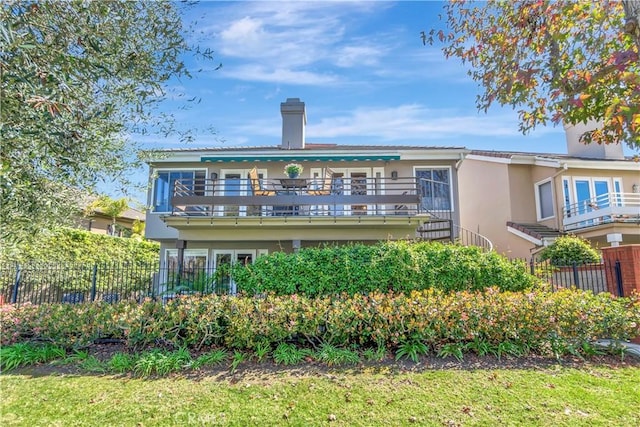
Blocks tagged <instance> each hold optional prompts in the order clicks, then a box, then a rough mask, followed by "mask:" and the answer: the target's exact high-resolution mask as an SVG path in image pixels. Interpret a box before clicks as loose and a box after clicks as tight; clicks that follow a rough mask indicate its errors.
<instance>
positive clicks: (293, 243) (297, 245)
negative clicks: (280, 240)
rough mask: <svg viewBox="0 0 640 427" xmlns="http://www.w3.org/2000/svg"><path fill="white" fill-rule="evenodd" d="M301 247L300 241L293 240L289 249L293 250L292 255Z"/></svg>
mask: <svg viewBox="0 0 640 427" xmlns="http://www.w3.org/2000/svg"><path fill="white" fill-rule="evenodd" d="M301 246H302V242H301V241H300V239H294V240H292V241H291V247H292V248H293V252H294V253H295V252H298V251H299V250H300V247H301Z"/></svg>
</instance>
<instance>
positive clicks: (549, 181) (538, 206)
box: [534, 178, 556, 221]
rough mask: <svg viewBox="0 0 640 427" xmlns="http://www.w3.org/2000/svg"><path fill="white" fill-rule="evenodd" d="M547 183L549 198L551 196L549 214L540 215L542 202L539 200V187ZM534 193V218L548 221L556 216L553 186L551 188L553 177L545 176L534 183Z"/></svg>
mask: <svg viewBox="0 0 640 427" xmlns="http://www.w3.org/2000/svg"><path fill="white" fill-rule="evenodd" d="M546 184H549V188H550V189H551V192H550V198H551V216H546V217H543V216H542V213H543V212H542V204H541V200H540V188H541V187H542V186H543V185H546ZM534 195H535V199H536V219H537V221H548V220H550V219H553V218H555V217H556V203H555V188H553V179H552V178H547V179H543V180H542V181H538V182H536V183H535V184H534Z"/></svg>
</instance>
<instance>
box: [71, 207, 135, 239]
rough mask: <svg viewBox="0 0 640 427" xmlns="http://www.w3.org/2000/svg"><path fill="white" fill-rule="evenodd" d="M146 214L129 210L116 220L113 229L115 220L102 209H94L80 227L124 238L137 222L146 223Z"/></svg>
mask: <svg viewBox="0 0 640 427" xmlns="http://www.w3.org/2000/svg"><path fill="white" fill-rule="evenodd" d="M144 220H145V214H144V212H141V211H139V210H136V209H133V208H129V209H127V210H126V211H124V212H123V213H122V214H120V215H119V216H118V217H117V218H116V226H115V228H114V227H113V218H111V217H110V216H108V215H106V214H105V213H104V212H102V211H101V209H100V208H93V209H92V211H91V213H90V214H85V216H84V217H83V218H82V219H81V221H80V226H81V227H82V228H84V229H86V230H88V231H91V232H92V233H97V234H108V235H110V236H120V237H122V236H123V235H124V234H125V233H126V231H125V230H128V231H131V228H132V227H133V223H134V222H135V221H141V222H144Z"/></svg>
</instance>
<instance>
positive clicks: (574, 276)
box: [573, 261, 580, 288]
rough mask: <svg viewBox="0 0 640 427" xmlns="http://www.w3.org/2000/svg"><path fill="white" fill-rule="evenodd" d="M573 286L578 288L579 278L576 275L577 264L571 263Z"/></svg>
mask: <svg viewBox="0 0 640 427" xmlns="http://www.w3.org/2000/svg"><path fill="white" fill-rule="evenodd" d="M573 285H574V286H575V287H576V288H579V287H580V276H579V275H578V263H577V262H576V261H573Z"/></svg>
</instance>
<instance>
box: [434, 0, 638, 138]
mask: <svg viewBox="0 0 640 427" xmlns="http://www.w3.org/2000/svg"><path fill="white" fill-rule="evenodd" d="M444 9H445V14H444V21H445V22H446V29H444V30H443V29H440V30H437V29H432V30H431V31H429V32H427V33H424V32H423V33H422V37H423V42H424V43H430V44H433V43H434V42H435V40H438V41H439V42H441V43H442V46H443V47H442V50H443V52H444V54H445V56H446V57H447V58H449V57H456V58H459V59H461V60H462V62H463V63H464V64H468V65H470V67H471V70H470V71H469V74H470V75H471V77H473V79H474V80H475V81H476V82H478V83H479V84H480V85H481V87H482V90H483V92H482V93H481V94H480V95H479V96H478V98H477V106H478V109H479V110H484V111H486V110H487V109H488V108H489V107H490V106H491V105H492V104H494V103H498V104H500V105H503V106H504V105H510V106H512V107H513V108H517V109H518V114H519V118H520V130H521V131H522V132H523V133H527V132H528V131H530V130H531V129H533V128H534V127H535V126H538V125H544V124H546V123H547V122H549V121H551V122H552V123H554V124H558V123H566V124H571V125H575V124H578V123H586V122H587V121H589V120H594V121H597V122H599V123H601V126H600V127H599V128H597V129H595V130H592V131H589V132H586V133H585V134H583V135H582V138H581V141H582V142H584V143H591V142H596V143H619V142H626V143H627V144H628V145H629V146H630V147H631V148H633V149H638V148H640V74H639V71H640V65H639V62H638V48H639V46H640V27H639V24H640V2H639V1H638V0H627V1H622V2H620V1H593V2H589V1H578V0H576V1H566V0H560V1H550V0H525V1H498V0H490V1H487V2H482V3H473V2H469V1H466V0H457V1H452V2H449V3H447V4H446V5H445V7H444Z"/></svg>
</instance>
